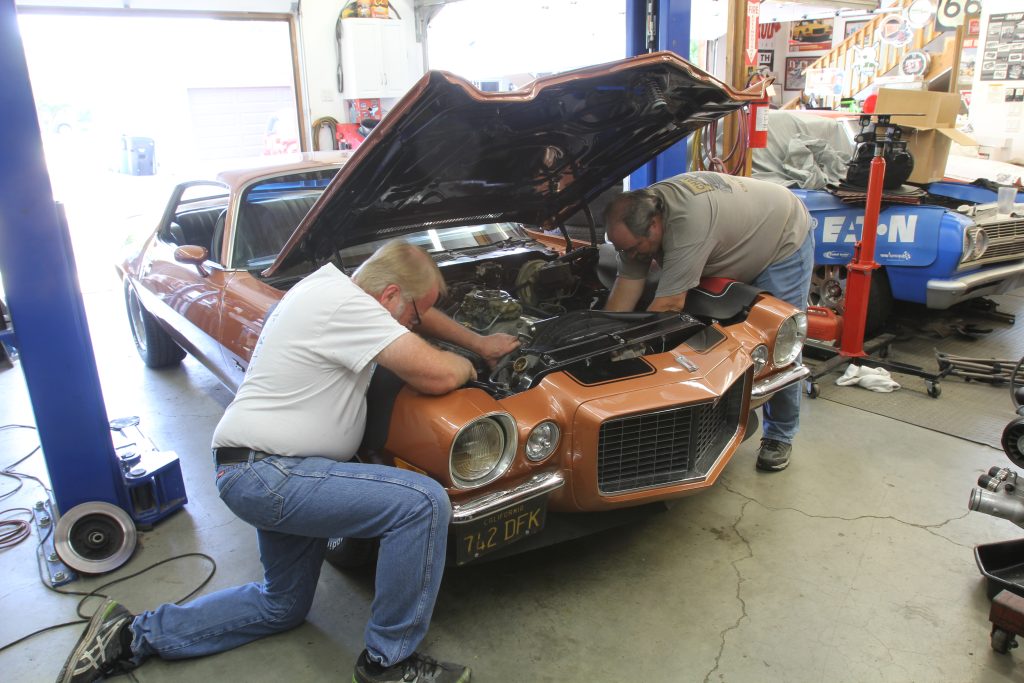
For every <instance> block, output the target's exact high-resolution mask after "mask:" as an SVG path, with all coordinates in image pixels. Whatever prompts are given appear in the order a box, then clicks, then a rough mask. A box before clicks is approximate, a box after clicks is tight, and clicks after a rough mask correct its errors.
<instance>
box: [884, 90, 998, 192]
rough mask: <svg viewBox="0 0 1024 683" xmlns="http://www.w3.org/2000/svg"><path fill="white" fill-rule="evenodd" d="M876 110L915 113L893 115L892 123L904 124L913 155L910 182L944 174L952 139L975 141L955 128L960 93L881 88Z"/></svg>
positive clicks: (892, 112)
mask: <svg viewBox="0 0 1024 683" xmlns="http://www.w3.org/2000/svg"><path fill="white" fill-rule="evenodd" d="M875 112H876V113H878V114H916V115H917V116H893V117H892V122H893V123H896V124H899V125H900V126H902V127H903V128H904V139H905V140H906V141H907V150H908V151H909V152H910V154H911V156H913V157H914V172H913V173H911V174H910V178H909V180H910V182H912V183H930V182H934V181H936V180H942V179H943V177H945V175H946V158H947V157H948V156H949V145H950V142H951V141H955V142H956V143H957V144H960V145H976V144H978V143H976V142H975V141H974V140H973V139H971V137H970V136H968V135H964V134H963V133H961V132H960V131H958V130H957V129H956V116H957V114H958V113H959V112H960V95H958V94H956V93H947V92H930V91H925V90H893V89H890V88H882V89H880V90H879V91H878V101H877V102H876V103H875Z"/></svg>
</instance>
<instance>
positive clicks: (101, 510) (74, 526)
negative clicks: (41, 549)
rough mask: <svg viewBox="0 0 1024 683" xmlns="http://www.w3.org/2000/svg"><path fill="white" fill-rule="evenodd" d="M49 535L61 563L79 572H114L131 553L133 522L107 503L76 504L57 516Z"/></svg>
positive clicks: (114, 506)
mask: <svg viewBox="0 0 1024 683" xmlns="http://www.w3.org/2000/svg"><path fill="white" fill-rule="evenodd" d="M53 535H54V541H53V545H54V550H56V551H57V556H58V557H59V558H60V559H61V562H63V563H64V564H66V565H67V566H69V567H71V568H72V569H74V570H75V571H77V572H80V573H82V574H104V573H106V572H111V571H114V570H115V569H117V568H118V567H120V566H121V565H123V564H124V563H125V562H127V561H128V558H130V557H131V556H132V553H134V552H135V542H136V533H135V523H134V522H133V521H132V518H131V517H130V516H129V515H128V513H127V512H125V511H124V510H122V509H121V508H119V507H117V506H116V505H111V504H110V503H104V502H99V501H94V502H91V503H82V504H80V505H76V506H75V507H73V508H71V509H70V510H68V511H67V512H66V513H64V514H63V515H61V517H60V519H59V520H58V521H57V526H56V527H55V528H54V531H53Z"/></svg>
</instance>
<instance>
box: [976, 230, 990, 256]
mask: <svg viewBox="0 0 1024 683" xmlns="http://www.w3.org/2000/svg"><path fill="white" fill-rule="evenodd" d="M973 242H974V251H973V253H972V256H973V257H974V258H976V259H979V258H981V257H982V256H984V255H985V251H986V250H987V249H988V233H987V232H985V230H984V229H983V228H978V229H977V230H976V231H975V233H974V240H973Z"/></svg>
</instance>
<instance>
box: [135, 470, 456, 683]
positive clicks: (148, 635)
mask: <svg viewBox="0 0 1024 683" xmlns="http://www.w3.org/2000/svg"><path fill="white" fill-rule="evenodd" d="M217 489H218V490H219V491H220V497H221V500H223V501H224V502H225V503H226V504H227V506H228V507H229V508H231V511H232V512H234V513H235V514H236V515H238V517H239V518H241V519H242V520H244V521H246V522H248V523H249V524H252V525H253V526H254V527H256V534H257V538H258V540H259V548H260V561H261V562H262V563H263V582H262V583H250V584H246V585H244V586H236V587H234V588H228V589H225V590H222V591H218V592H216V593H212V594H210V595H204V596H202V597H199V598H196V599H195V600H193V601H192V602H190V603H188V604H185V605H173V604H166V605H161V606H160V607H158V608H157V609H155V610H153V611H152V612H144V613H143V614H140V615H139V616H138V617H136V618H135V620H134V621H133V622H132V626H131V629H132V634H133V638H132V652H133V655H134V661H135V662H136V663H139V662H141V661H142V660H143V659H145V658H146V657H149V656H152V655H156V656H159V657H161V658H163V659H184V658H187V657H200V656H203V655H208V654H213V653H215V652H222V651H224V650H229V649H231V648H235V647H238V646H240V645H244V644H245V643H248V642H250V641H253V640H256V639H257V638H262V637H263V636H268V635H271V634H273V633H279V632H281V631H286V630H288V629H290V628H294V627H295V626H298V625H299V624H300V623H302V621H303V620H304V619H305V617H306V614H307V612H309V608H310V606H311V605H312V603H313V594H314V592H315V591H316V584H317V579H318V578H319V576H320V567H321V565H322V564H323V560H324V554H325V552H326V549H327V539H328V538H334V537H339V536H340V537H348V538H374V537H377V536H379V537H380V555H379V558H378V561H377V579H376V590H375V593H374V598H373V603H372V604H371V606H370V622H369V623H368V624H367V626H366V634H365V640H366V649H367V650H368V651H369V654H370V656H371V657H372V658H373V659H374V660H376V661H378V662H379V663H382V664H384V665H385V666H390V665H392V664H394V663H396V662H399V661H401V660H403V659H405V658H406V657H408V656H409V655H411V654H412V653H413V651H414V650H415V649H416V647H417V646H418V645H419V643H420V641H421V640H423V637H424V636H425V635H426V632H427V627H428V626H429V624H430V616H431V614H432V613H433V610H434V601H435V600H436V598H437V592H438V590H439V588H440V586H441V575H442V573H443V571H444V564H445V547H446V544H447V541H448V522H449V521H450V519H451V504H450V503H449V501H448V496H447V494H446V493H445V490H444V488H442V487H441V485H440V484H438V483H437V482H435V481H434V480H432V479H429V478H428V477H425V476H423V475H421V474H417V473H415V472H409V471H407V470H400V469H397V468H394V467H383V466H379V465H363V464H360V463H352V462H337V461H335V460H330V459H328V458H317V457H313V458H291V457H283V456H269V457H267V458H265V459H263V460H259V461H256V462H252V461H251V460H250V462H246V463H238V464H230V465H222V466H218V468H217Z"/></svg>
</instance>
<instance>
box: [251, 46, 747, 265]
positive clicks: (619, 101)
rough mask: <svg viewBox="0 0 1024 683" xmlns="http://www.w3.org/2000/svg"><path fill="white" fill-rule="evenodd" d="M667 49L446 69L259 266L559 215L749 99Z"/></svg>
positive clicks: (428, 80) (380, 128) (381, 129)
mask: <svg viewBox="0 0 1024 683" xmlns="http://www.w3.org/2000/svg"><path fill="white" fill-rule="evenodd" d="M762 96H763V91H762V86H760V85H759V86H757V87H756V88H754V89H750V90H748V91H743V92H738V91H735V90H732V89H731V88H729V87H728V86H726V85H725V84H723V83H721V82H720V81H718V80H716V79H715V78H713V77H712V76H710V75H708V74H706V73H704V72H703V71H701V70H700V69H698V68H697V67H695V66H693V65H692V64H690V63H689V62H687V61H685V60H683V59H682V58H680V57H679V56H678V55H676V54H675V53H672V52H655V53H651V54H647V55H642V56H639V57H632V58H629V59H624V60H621V61H618V62H611V63H609V64H602V65H599V66H593V67H587V68H583V69H577V70H575V71H568V72H565V73H560V74H555V75H552V76H548V77H545V78H541V79H538V80H537V81H534V82H533V83H532V84H530V85H529V86H527V87H526V88H525V89H522V90H517V91H513V92H507V93H487V92H481V91H479V90H477V89H476V88H474V87H473V86H472V85H471V84H470V83H469V82H467V81H465V80H463V79H462V78H459V77H458V76H455V75H453V74H450V73H447V72H443V71H432V72H429V73H427V74H426V75H424V76H423V78H421V79H420V80H419V81H418V82H417V83H416V85H414V86H413V87H412V89H411V90H410V91H409V92H408V93H407V94H406V95H405V97H403V98H402V99H401V101H400V102H399V103H398V104H397V105H396V106H395V108H394V109H393V110H392V111H391V112H390V113H389V114H388V115H387V116H386V117H385V118H384V120H383V121H381V123H380V124H378V125H377V127H376V128H374V129H373V131H372V132H371V134H370V135H369V136H368V137H367V138H366V140H365V141H364V142H363V143H362V144H361V145H360V146H359V148H358V149H357V150H356V152H355V154H353V155H352V158H351V159H350V160H349V162H348V163H347V164H346V165H345V166H344V168H342V170H341V171H340V172H339V173H338V175H337V176H336V177H335V178H334V180H333V181H331V184H330V185H329V186H328V187H327V189H326V190H325V191H324V193H323V195H322V196H321V197H320V199H319V200H318V201H317V203H316V204H315V205H314V206H313V208H312V209H311V210H310V212H309V214H307V215H306V217H305V218H304V219H303V220H302V222H301V223H300V224H299V226H298V228H296V230H295V233H294V234H293V235H292V237H291V238H290V239H289V240H288V242H287V243H286V244H285V246H284V249H282V251H281V253H280V254H279V255H278V257H277V260H276V261H275V262H274V263H273V265H271V267H270V268H269V269H267V271H266V272H265V273H264V274H265V275H268V276H269V275H273V274H274V273H276V272H278V271H280V270H283V269H288V268H290V267H291V266H294V265H296V264H298V263H300V262H303V261H313V262H322V261H325V260H326V259H328V258H329V257H330V255H331V254H332V253H334V251H335V250H336V249H340V248H344V247H348V246H352V245H356V244H360V243H363V242H368V241H371V240H376V239H383V238H387V237H398V236H400V235H402V234H405V233H408V232H413V231H416V230H422V229H424V228H427V227H441V226H453V225H466V224H474V223H490V222H498V221H514V222H521V223H526V224H529V225H536V226H547V227H554V226H556V225H557V224H558V223H559V222H561V221H563V220H565V219H566V218H568V217H569V216H571V215H573V214H574V213H576V212H577V211H578V210H580V209H581V208H582V207H583V206H584V205H585V204H586V203H587V202H589V201H591V200H592V199H593V198H594V197H596V196H597V195H599V194H600V193H601V192H602V191H603V190H605V189H607V188H609V187H611V186H612V185H613V184H615V183H617V182H619V181H621V180H622V178H623V177H625V176H626V175H627V174H629V173H630V172H632V171H633V170H635V169H637V168H638V167H640V166H641V165H643V164H644V163H646V162H647V161H649V160H650V159H652V158H653V157H655V156H656V155H657V154H659V153H660V152H662V151H664V150H665V149H667V148H669V147H671V146H672V145H673V144H675V143H676V142H679V141H680V140H681V139H683V138H684V137H686V136H687V135H689V134H690V133H692V132H693V131H694V130H696V129H697V128H700V127H701V126H703V125H704V124H705V123H707V122H709V121H712V120H714V119H718V118H721V117H722V116H724V115H726V114H728V113H729V112H731V111H734V110H736V109H738V108H740V107H742V106H743V105H744V104H745V103H747V102H749V101H751V100H756V99H759V98H761V97H762Z"/></svg>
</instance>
